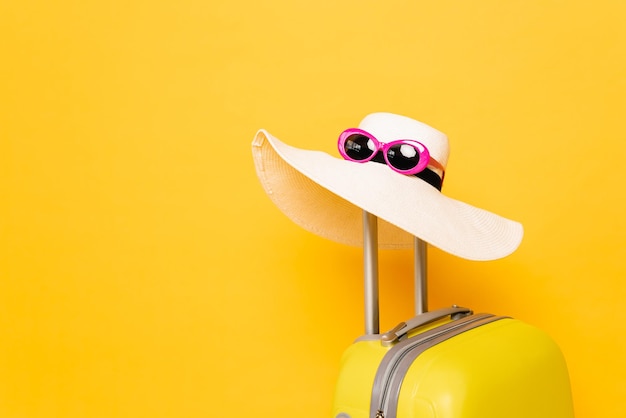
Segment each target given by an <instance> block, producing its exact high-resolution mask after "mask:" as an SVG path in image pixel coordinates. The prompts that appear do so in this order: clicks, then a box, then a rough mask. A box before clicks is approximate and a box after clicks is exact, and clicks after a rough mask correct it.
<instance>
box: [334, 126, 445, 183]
mask: <svg viewBox="0 0 626 418" xmlns="http://www.w3.org/2000/svg"><path fill="white" fill-rule="evenodd" d="M337 146H338V148H339V153H340V154H341V156H342V157H343V158H344V159H346V160H349V161H355V162H357V163H365V162H368V161H371V160H374V161H378V162H383V161H381V158H380V156H378V157H377V155H378V153H379V151H382V156H383V158H384V162H386V163H387V165H388V166H389V168H391V169H392V170H394V171H397V172H398V173H401V174H406V175H412V174H416V173H419V172H421V171H423V170H424V169H425V168H426V167H427V166H428V164H429V162H430V163H431V164H432V163H433V162H434V160H431V158H430V153H429V152H428V149H427V148H426V146H425V145H424V144H422V143H421V142H418V141H414V140H412V139H400V140H397V141H391V142H389V143H384V142H381V141H379V140H378V139H376V137H374V135H372V134H370V133H369V132H367V131H364V130H363V129H358V128H350V129H346V130H345V131H343V132H342V133H341V135H339V141H338V143H337ZM436 165H437V166H439V164H438V163H437V164H436Z"/></svg>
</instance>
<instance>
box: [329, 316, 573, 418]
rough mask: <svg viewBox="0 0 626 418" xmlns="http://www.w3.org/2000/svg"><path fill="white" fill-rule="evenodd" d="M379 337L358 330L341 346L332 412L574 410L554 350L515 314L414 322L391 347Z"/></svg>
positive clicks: (347, 416)
mask: <svg viewBox="0 0 626 418" xmlns="http://www.w3.org/2000/svg"><path fill="white" fill-rule="evenodd" d="M448 311H449V310H447V309H445V310H443V312H444V313H448ZM436 312H437V311H434V312H430V313H429V314H432V313H436ZM418 317H419V315H418ZM454 328H456V329H454ZM451 329H452V331H451ZM446 334H447V335H446ZM384 337H385V334H383V335H368V336H365V337H362V338H360V339H359V340H357V341H356V342H355V343H354V344H353V345H352V346H350V347H349V348H348V349H347V350H346V352H345V353H344V355H343V358H342V361H341V372H340V375H339V379H338V381H337V385H336V389H335V396H334V402H333V415H332V416H333V417H335V418H376V417H378V418H383V417H384V418H395V417H399V418H408V417H420V418H431V417H432V418H469V417H472V418H502V417H507V418H515V417H520V418H521V417H545V418H547V417H551V418H566V417H567V418H569V417H573V416H574V413H573V407H572V399H571V392H570V383H569V376H568V372H567V367H566V364H565V361H564V359H563V356H562V354H561V351H560V349H559V348H558V346H557V345H556V344H555V343H554V342H553V341H552V339H551V338H550V337H548V336H547V335H546V334H545V333H543V332H542V331H540V330H539V329H537V328H535V327H532V326H530V325H528V324H525V323H524V322H522V321H519V320H516V319H511V318H506V317H498V316H494V315H488V314H480V315H467V316H465V317H463V318H461V319H456V320H451V319H449V318H448V319H446V320H443V321H439V322H438V323H437V324H436V326H432V325H431V326H426V327H420V328H419V329H418V330H416V331H414V333H413V334H412V335H411V336H410V337H409V338H406V339H404V340H401V341H398V342H396V343H395V344H394V345H391V346H386V345H385V343H384ZM412 340H415V342H413V343H411V341H412ZM420 340H421V341H420ZM411 344H412V345H413V346H414V347H413V349H412V350H409V351H404V352H402V350H400V351H398V350H396V348H397V347H399V346H400V345H405V346H406V345H411ZM394 350H396V353H393V351H394ZM394 354H395V355H394ZM390 360H391V361H390ZM385 369H386V370H385Z"/></svg>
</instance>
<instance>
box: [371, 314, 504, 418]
mask: <svg viewBox="0 0 626 418" xmlns="http://www.w3.org/2000/svg"><path fill="white" fill-rule="evenodd" d="M503 318H505V317H501V316H494V315H492V314H478V315H470V316H467V317H464V318H461V319H459V320H456V321H453V322H449V323H447V324H445V325H442V326H440V327H437V328H434V329H431V330H429V331H426V332H424V333H422V334H419V335H417V336H415V337H413V338H409V339H406V340H403V341H401V342H400V343H398V344H396V345H395V346H394V347H393V348H391V349H390V350H389V351H388V352H387V354H385V357H383V360H382V361H381V364H380V365H379V367H378V370H377V372H376V377H375V378H374V385H373V388H372V398H371V399H372V400H371V404H370V417H371V418H381V417H384V418H396V414H397V408H398V397H399V394H400V388H401V386H402V381H403V380H404V376H405V375H406V373H407V371H408V370H409V367H410V366H411V364H412V363H413V362H414V361H415V359H416V358H417V357H418V356H419V355H420V354H421V353H423V352H424V351H426V350H427V349H429V348H431V347H433V346H435V345H437V344H439V343H441V342H443V341H445V340H447V339H449V338H452V337H454V336H456V335H459V334H461V333H463V332H465V331H469V330H471V329H474V328H477V327H479V326H481V325H485V324H488V323H490V322H494V321H497V320H499V319H503Z"/></svg>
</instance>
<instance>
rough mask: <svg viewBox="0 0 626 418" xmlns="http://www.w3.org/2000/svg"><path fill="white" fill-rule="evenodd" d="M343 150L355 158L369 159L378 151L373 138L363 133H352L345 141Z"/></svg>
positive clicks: (359, 159) (358, 159)
mask: <svg viewBox="0 0 626 418" xmlns="http://www.w3.org/2000/svg"><path fill="white" fill-rule="evenodd" d="M343 150H344V151H345V153H346V155H347V156H348V157H350V158H352V159H353V160H356V161H361V160H367V159H368V158H370V157H371V156H372V154H374V152H376V145H375V144H374V141H372V139H371V138H369V137H367V136H365V135H362V134H352V135H350V136H348V137H347V138H346V139H345V141H344V142H343Z"/></svg>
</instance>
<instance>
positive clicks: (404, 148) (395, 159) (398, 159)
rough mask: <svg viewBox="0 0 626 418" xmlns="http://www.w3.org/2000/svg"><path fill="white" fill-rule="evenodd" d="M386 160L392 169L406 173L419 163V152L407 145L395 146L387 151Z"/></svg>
mask: <svg viewBox="0 0 626 418" xmlns="http://www.w3.org/2000/svg"><path fill="white" fill-rule="evenodd" d="M387 160H388V161H389V164H391V165H392V166H393V167H394V168H396V169H398V170H401V171H407V170H411V169H413V168H415V167H417V165H418V164H419V162H420V152H419V150H418V149H417V148H415V147H414V146H412V145H409V144H396V145H392V146H390V147H389V149H387Z"/></svg>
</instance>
